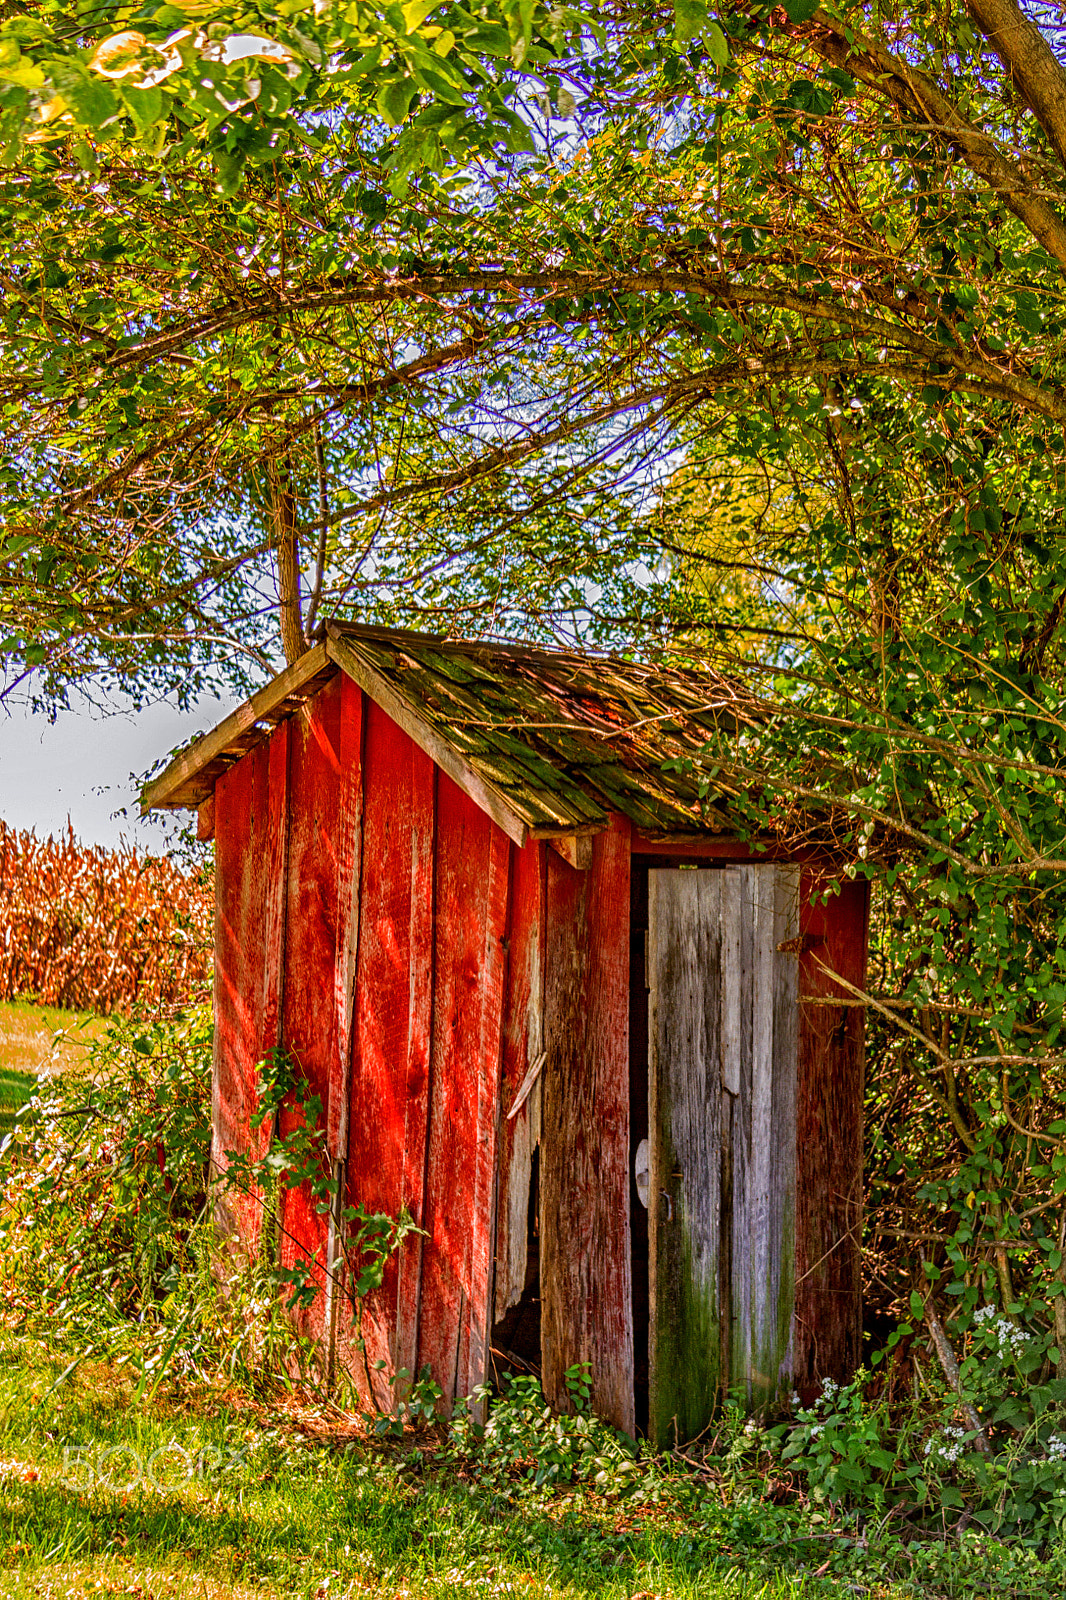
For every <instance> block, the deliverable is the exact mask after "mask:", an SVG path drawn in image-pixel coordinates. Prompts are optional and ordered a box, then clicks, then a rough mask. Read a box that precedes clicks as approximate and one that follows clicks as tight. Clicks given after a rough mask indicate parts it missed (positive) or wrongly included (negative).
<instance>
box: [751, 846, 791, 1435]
mask: <svg viewBox="0 0 1066 1600" xmlns="http://www.w3.org/2000/svg"><path fill="white" fill-rule="evenodd" d="M748 870H749V871H750V873H751V876H752V879H753V882H754V904H753V918H752V946H753V948H752V1023H751V1026H752V1048H751V1135H750V1141H751V1142H750V1146H749V1149H748V1160H747V1204H746V1221H747V1228H748V1235H749V1238H750V1241H751V1244H750V1257H749V1261H750V1286H751V1287H750V1294H751V1299H750V1310H749V1317H750V1322H749V1328H748V1340H749V1343H748V1349H749V1372H748V1383H749V1398H750V1401H751V1404H752V1405H753V1406H757V1407H758V1406H763V1405H766V1404H769V1403H772V1402H773V1401H774V1400H775V1399H776V1398H777V1396H778V1393H779V1392H780V1390H781V1388H782V1386H787V1385H789V1384H790V1383H791V1381H792V1371H791V1363H792V1317H793V1309H794V1300H795V1208H796V1111H795V1092H796V1091H795V1083H796V1046H797V1004H798V995H799V989H798V960H797V955H798V946H797V941H798V934H799V868H798V867H790V866H758V867H752V868H749V869H748ZM786 944H791V945H792V949H791V950H784V949H782V948H781V947H782V946H783V945H786Z"/></svg>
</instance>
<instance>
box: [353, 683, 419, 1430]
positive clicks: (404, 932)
mask: <svg viewBox="0 0 1066 1600" xmlns="http://www.w3.org/2000/svg"><path fill="white" fill-rule="evenodd" d="M433 829H434V767H433V764H432V762H431V761H430V760H429V757H428V756H426V755H425V754H423V752H422V751H421V750H419V749H418V748H417V746H416V745H415V744H414V743H413V741H412V740H411V739H410V738H409V737H408V735H407V734H406V733H404V732H403V730H402V729H401V728H399V727H397V725H396V723H394V722H393V721H392V720H391V719H390V718H389V717H387V716H386V715H385V713H384V712H383V711H382V710H381V709H380V708H379V707H378V706H376V705H374V704H373V703H372V702H370V701H367V702H366V734H365V739H364V797H363V841H362V873H361V884H360V910H359V951H358V960H357V966H356V1000H355V1008H354V1016H353V1038H352V1055H351V1088H350V1099H349V1136H348V1199H349V1202H350V1203H351V1204H353V1205H362V1206H364V1207H365V1208H366V1209H367V1210H368V1211H384V1212H386V1213H387V1214H388V1215H390V1216H397V1215H399V1213H400V1211H401V1209H402V1208H403V1206H404V1205H407V1206H408V1208H409V1209H410V1211H411V1213H412V1215H413V1216H414V1218H415V1220H416V1222H417V1221H419V1219H420V1216H421V1210H422V1188H423V1182H424V1171H425V1148H426V1133H425V1128H426V1107H427V1104H428V1088H429V1032H430V995H431V979H432V965H431V959H430V940H431V936H432V919H433V871H432V864H433V863H432V841H433ZM418 1271H419V1250H418V1246H417V1243H416V1242H414V1241H412V1242H411V1244H410V1245H409V1246H408V1247H405V1250H404V1252H403V1259H402V1261H401V1263H400V1270H399V1271H398V1269H397V1263H396V1262H395V1261H393V1262H391V1263H390V1264H389V1268H388V1270H387V1272H386V1277H385V1281H384V1283H383V1284H382V1286H381V1288H380V1289H378V1290H376V1291H375V1292H374V1293H373V1295H372V1296H371V1297H370V1299H369V1300H368V1302H367V1306H366V1310H365V1315H364V1326H363V1333H364V1337H365V1339H366V1342H367V1356H368V1364H369V1365H371V1366H373V1363H374V1362H376V1361H378V1360H381V1361H384V1362H385V1363H386V1366H385V1368H384V1369H383V1371H382V1374H381V1376H380V1377H378V1378H375V1379H374V1380H373V1382H374V1384H375V1388H376V1391H377V1398H378V1400H379V1401H380V1402H381V1403H382V1404H384V1405H391V1403H392V1398H393V1395H392V1390H391V1388H390V1386H389V1383H388V1379H389V1377H390V1376H391V1375H392V1373H393V1372H394V1371H395V1370H396V1368H397V1367H403V1366H406V1367H407V1368H408V1369H409V1370H410V1371H413V1370H414V1360H415V1349H414V1344H415V1327H416V1325H417V1316H418ZM398 1301H399V1308H400V1310H399V1325H398V1321H397V1305H398ZM401 1335H402V1337H401ZM346 1364H347V1365H348V1366H349V1368H350V1369H352V1370H354V1371H355V1375H356V1377H357V1379H358V1380H360V1381H363V1386H364V1388H365V1379H364V1374H363V1370H362V1360H361V1358H357V1357H356V1355H355V1353H354V1352H352V1351H350V1350H349V1351H348V1352H347V1353H346ZM367 1398H368V1397H367Z"/></svg>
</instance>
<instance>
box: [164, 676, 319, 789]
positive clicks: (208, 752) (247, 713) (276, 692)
mask: <svg viewBox="0 0 1066 1600" xmlns="http://www.w3.org/2000/svg"><path fill="white" fill-rule="evenodd" d="M329 665H330V663H329V656H328V654H327V650H326V646H325V645H324V644H316V645H315V646H314V648H313V649H311V650H308V651H307V653H306V655H302V656H301V657H300V659H299V661H294V662H293V664H292V666H291V667H286V669H285V671H284V672H281V673H279V674H278V676H277V677H276V678H274V679H273V681H272V682H270V683H268V684H267V685H266V686H265V688H262V689H259V690H257V691H256V693H255V694H253V695H252V697H251V699H249V700H246V701H245V702H244V704H243V705H241V706H238V707H237V709H236V711H234V712H232V713H231V715H230V716H228V717H227V718H226V719H225V721H224V722H220V723H219V725H218V727H217V728H212V729H211V732H210V733H205V734H204V735H203V737H202V738H200V739H197V740H196V742H195V743H194V744H191V745H190V746H189V747H188V749H187V750H182V751H181V752H180V754H178V755H176V756H175V757H174V759H173V761H172V762H171V763H170V765H169V767H167V768H166V770H165V771H164V772H162V773H161V774H160V775H159V777H158V778H156V779H155V780H154V782H152V783H150V784H149V785H148V787H147V789H145V791H144V797H143V799H142V801H141V813H142V815H143V814H144V813H145V812H147V811H153V810H157V809H163V808H168V807H173V808H175V809H176V808H179V807H191V806H196V805H198V804H199V802H200V801H201V800H204V799H206V797H207V796H208V794H210V793H211V791H212V789H213V787H214V784H213V782H211V781H207V774H206V772H205V769H206V768H207V767H209V766H210V765H211V763H212V762H214V761H217V760H219V759H220V758H224V757H225V756H227V755H229V754H230V753H231V752H233V747H234V745H235V744H237V742H238V741H242V743H241V744H240V746H239V748H238V749H237V751H236V752H234V759H236V757H237V756H239V755H243V753H244V751H245V750H246V749H250V748H251V746H252V744H254V743H255V742H256V740H255V738H254V732H255V729H256V724H257V723H259V722H263V721H267V720H274V719H273V718H272V716H271V713H273V712H276V711H278V710H280V709H281V708H282V707H283V706H284V703H285V702H286V701H288V700H289V698H290V696H292V695H293V694H295V693H297V692H298V691H299V690H300V689H303V688H305V687H306V686H307V685H308V684H309V683H310V681H311V679H312V678H317V677H318V675H319V674H320V673H321V672H322V671H323V670H325V669H328V667H329ZM282 714H283V715H284V712H282ZM249 734H252V735H253V738H252V739H251V740H249V739H248V735H249ZM197 779H200V780H201V781H200V782H199V783H197Z"/></svg>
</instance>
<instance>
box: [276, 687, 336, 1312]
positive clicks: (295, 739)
mask: <svg viewBox="0 0 1066 1600" xmlns="http://www.w3.org/2000/svg"><path fill="white" fill-rule="evenodd" d="M341 682H342V680H341V677H340V675H338V676H337V677H335V678H333V679H331V681H330V682H329V683H327V684H326V685H325V686H324V688H322V689H320V690H319V692H318V693H317V694H316V695H314V696H313V697H312V699H310V700H309V701H308V702H307V703H306V705H304V706H302V707H301V708H300V710H299V711H298V712H297V713H296V714H295V715H294V716H293V717H292V718H291V720H290V729H291V733H290V737H291V739H292V749H291V751H290V756H289V850H288V857H289V859H288V872H287V883H288V896H287V908H286V936H285V957H284V979H283V996H284V998H283V1017H282V1022H283V1027H282V1036H283V1039H284V1042H285V1046H286V1049H287V1050H288V1051H289V1053H290V1054H291V1056H292V1057H293V1058H294V1061H295V1063H296V1065H297V1067H298V1069H299V1071H300V1074H301V1075H302V1076H303V1077H305V1078H306V1079H307V1082H308V1085H309V1091H310V1094H311V1095H312V1096H317V1097H318V1098H319V1099H320V1100H321V1102H322V1105H323V1108H324V1112H325V1111H326V1108H327V1107H328V1103H329V1095H330V1088H331V1084H332V1085H334V1086H335V1085H336V1073H335V1071H334V1069H333V1063H334V1061H335V1059H336V1056H337V1053H338V1049H339V1042H340V1041H339V1038H338V1017H337V1010H336V1006H335V1000H334V984H335V978H334V975H335V970H336V961H337V946H338V933H339V931H340V930H339V927H338V904H337V883H338V875H339V862H338V818H339V800H340V775H341V704H342V690H341ZM299 1114H300V1113H297V1112H292V1111H290V1112H287V1113H285V1114H284V1115H283V1117H282V1129H283V1131H288V1130H289V1128H291V1127H292V1125H293V1119H294V1117H295V1116H296V1115H299ZM282 1220H283V1231H282V1240H281V1261H282V1265H283V1266H287V1267H288V1266H292V1265H293V1264H294V1263H295V1262H297V1261H300V1260H303V1259H310V1260H313V1261H314V1262H315V1263H316V1271H315V1275H314V1277H315V1282H316V1283H317V1284H318V1285H319V1287H320V1288H322V1289H324V1287H325V1265H326V1234H327V1227H328V1224H327V1219H326V1217H325V1216H323V1215H322V1214H321V1213H320V1212H319V1211H318V1209H317V1206H316V1203H315V1202H314V1201H313V1200H312V1198H311V1195H310V1192H309V1188H308V1186H304V1187H303V1188H301V1189H297V1190H289V1191H288V1192H287V1193H286V1195H285V1203H284V1209H283V1216H282ZM323 1315H324V1304H323V1296H322V1295H321V1294H320V1295H319V1296H318V1297H317V1298H316V1300H315V1302H314V1304H313V1306H312V1307H311V1310H310V1312H309V1313H308V1316H307V1319H306V1326H307V1331H309V1332H313V1333H314V1334H316V1335H319V1336H320V1335H321V1334H322V1332H323Z"/></svg>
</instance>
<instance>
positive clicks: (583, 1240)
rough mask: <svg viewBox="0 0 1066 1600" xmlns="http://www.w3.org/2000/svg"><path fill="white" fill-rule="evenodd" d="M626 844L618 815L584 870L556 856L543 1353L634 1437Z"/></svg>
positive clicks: (550, 918)
mask: <svg viewBox="0 0 1066 1600" xmlns="http://www.w3.org/2000/svg"><path fill="white" fill-rule="evenodd" d="M629 844H630V825H629V823H628V822H627V821H625V820H624V819H623V818H620V817H613V818H612V819H611V825H610V827H609V828H608V829H607V831H606V832H604V833H600V834H597V835H596V837H595V838H594V840H593V853H592V865H591V866H590V867H589V869H588V871H587V872H577V871H575V870H574V868H572V867H570V866H568V865H567V863H566V862H565V861H563V860H562V858H561V857H560V856H559V855H558V854H557V852H556V851H554V850H549V852H548V872H547V898H546V921H547V943H546V964H545V1034H546V1038H545V1043H546V1048H547V1051H548V1061H547V1065H546V1067H545V1069H544V1078H543V1090H542V1101H541V1294H542V1302H541V1346H542V1348H541V1357H542V1363H543V1374H544V1389H545V1394H546V1395H547V1397H548V1399H549V1400H550V1401H551V1403H552V1404H553V1405H556V1406H565V1405H566V1401H567V1395H566V1385H565V1376H564V1375H565V1372H566V1369H567V1368H568V1367H570V1366H572V1365H574V1364H575V1363H577V1362H588V1363H589V1365H590V1367H591V1369H592V1404H593V1406H594V1408H595V1410H596V1411H597V1412H598V1413H599V1414H600V1415H601V1416H603V1417H606V1418H607V1419H608V1421H611V1422H613V1423H615V1424H616V1425H617V1426H618V1427H620V1428H624V1429H625V1430H626V1431H627V1432H629V1433H632V1432H633V1429H634V1402H633V1316H632V1288H631V1262H630V1245H629V877H630V873H629Z"/></svg>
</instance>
